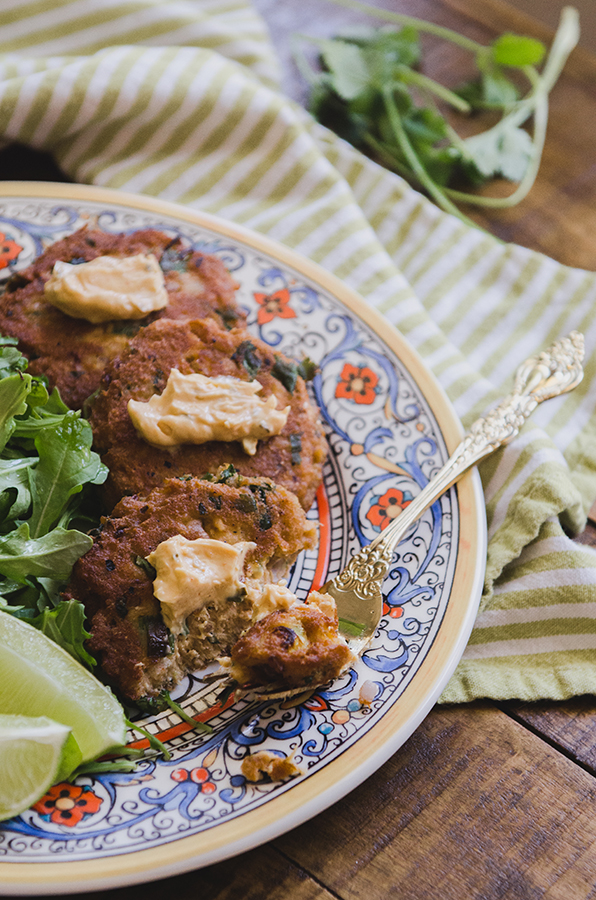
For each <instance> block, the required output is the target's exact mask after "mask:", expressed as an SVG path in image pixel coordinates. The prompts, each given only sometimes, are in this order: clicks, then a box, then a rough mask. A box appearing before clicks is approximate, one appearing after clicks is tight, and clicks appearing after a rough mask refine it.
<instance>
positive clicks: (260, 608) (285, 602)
mask: <svg viewBox="0 0 596 900" xmlns="http://www.w3.org/2000/svg"><path fill="white" fill-rule="evenodd" d="M249 597H250V599H251V600H252V604H253V615H252V619H253V622H258V620H259V619H262V618H263V617H264V616H268V615H269V613H272V612H275V610H276V609H290V607H291V606H294V604H295V603H298V598H297V597H296V594H293V593H292V591H290V590H289V589H288V588H287V587H284V585H282V584H266V585H264V586H263V588H262V590H261V591H249Z"/></svg>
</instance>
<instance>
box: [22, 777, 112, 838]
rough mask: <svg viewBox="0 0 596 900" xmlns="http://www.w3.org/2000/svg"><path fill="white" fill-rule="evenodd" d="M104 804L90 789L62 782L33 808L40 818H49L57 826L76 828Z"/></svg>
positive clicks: (51, 789)
mask: <svg viewBox="0 0 596 900" xmlns="http://www.w3.org/2000/svg"><path fill="white" fill-rule="evenodd" d="M102 802H103V801H102V799H101V797H98V796H97V794H94V793H93V791H90V790H89V789H88V788H84V787H78V786H77V785H76V784H67V783H66V782H62V783H61V784H55V785H54V787H52V788H50V790H49V791H48V792H47V794H45V795H44V796H43V797H42V798H41V800H38V801H37V803H34V804H33V807H32V808H33V809H34V810H35V812H38V813H39V814H40V816H49V818H50V821H51V822H55V823H56V824H57V825H68V826H69V828H74V826H75V825H78V824H79V822H80V821H81V819H82V818H83V817H84V816H88V815H91V814H92V813H96V812H97V811H98V809H99V807H100V806H101V804H102Z"/></svg>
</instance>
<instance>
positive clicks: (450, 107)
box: [296, 0, 579, 225]
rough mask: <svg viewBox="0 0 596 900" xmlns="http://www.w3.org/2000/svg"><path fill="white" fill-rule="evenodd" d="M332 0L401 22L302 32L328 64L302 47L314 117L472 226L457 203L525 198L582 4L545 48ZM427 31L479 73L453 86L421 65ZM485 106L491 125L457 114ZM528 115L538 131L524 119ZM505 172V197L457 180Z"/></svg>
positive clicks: (353, 0) (502, 203)
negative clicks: (332, 33) (467, 129)
mask: <svg viewBox="0 0 596 900" xmlns="http://www.w3.org/2000/svg"><path fill="white" fill-rule="evenodd" d="M331 2H334V3H337V4H338V5H340V6H344V7H347V8H349V9H355V10H358V11H359V12H365V13H368V14H369V15H371V16H373V17H376V18H379V19H383V20H384V21H385V22H390V23H391V24H392V25H393V26H395V25H398V26H400V27H399V30H398V29H396V28H395V27H388V26H383V27H381V28H370V29H361V30H359V31H358V32H355V33H353V34H349V35H339V36H337V37H335V38H332V39H318V38H312V37H309V36H308V35H302V36H301V37H302V38H303V39H304V40H307V41H309V42H310V43H313V44H314V45H316V47H317V49H318V52H319V56H320V60H321V63H322V67H323V69H322V71H315V70H314V69H312V67H311V66H310V65H309V63H308V61H307V59H306V56H305V54H304V53H303V52H302V51H301V50H298V49H297V50H296V61H297V64H298V66H299V68H300V70H301V72H302V74H303V75H304V77H305V78H306V80H307V81H308V83H309V85H310V98H309V108H310V111H311V112H312V114H313V115H314V116H315V118H316V119H318V121H320V122H321V123H322V124H324V125H326V126H327V127H329V128H331V129H332V130H333V131H335V132H336V133H337V134H339V136H340V137H343V138H345V139H346V140H348V141H349V142H350V143H352V144H354V146H356V147H358V148H360V149H362V150H363V151H365V152H367V153H368V154H369V155H371V156H373V157H374V158H375V159H377V160H378V161H379V162H381V163H382V164H384V165H386V166H387V167H388V168H391V169H393V170H394V171H395V172H397V173H399V174H400V175H402V176H404V177H406V178H407V179H408V180H410V181H411V182H413V183H414V184H416V185H417V186H418V187H421V188H422V189H424V190H425V191H426V192H427V193H428V194H429V196H430V197H431V198H432V199H433V200H434V201H435V202H436V203H437V204H438V205H439V206H440V207H441V208H442V209H444V210H446V211H447V212H450V213H452V214H454V215H456V216H457V217H458V218H460V219H462V220H463V221H464V222H466V223H467V224H469V225H475V223H474V222H472V221H471V220H470V219H469V218H468V217H467V216H466V215H465V214H464V213H462V212H461V210H460V209H459V208H458V206H457V205H456V204H461V203H466V204H473V205H476V206H485V207H492V208H504V207H509V206H513V205H515V204H516V203H519V202H520V200H522V199H523V198H524V197H525V196H526V195H527V193H528V191H529V190H530V188H531V187H532V185H533V183H534V181H535V179H536V175H537V172H538V168H539V166H540V160H541V156H542V151H543V148H544V141H545V137H546V126H547V121H548V96H549V93H550V91H551V89H552V88H553V86H554V84H555V83H556V81H557V79H558V77H559V75H560V73H561V71H562V69H563V66H564V65H565V62H566V60H567V57H568V56H569V54H570V53H571V51H572V50H573V48H574V47H575V45H576V44H577V41H578V39H579V24H578V15H577V11H576V10H575V9H573V8H572V7H566V8H564V9H563V11H562V14H561V20H560V24H559V27H558V30H557V32H556V35H555V37H554V40H553V43H552V45H551V48H550V51H549V53H548V55H547V54H546V48H545V46H544V45H543V44H542V43H541V42H540V41H537V40H534V39H533V38H530V37H524V36H521V35H516V34H510V33H506V34H503V35H501V36H500V37H498V38H497V39H496V40H495V41H493V42H492V43H491V44H489V45H484V44H481V43H479V42H477V41H475V40H471V39H470V38H467V37H465V36H464V35H461V34H459V33H458V32H456V31H452V30H451V29H449V28H444V27H442V26H439V25H435V24H433V23H431V22H426V21H424V20H423V19H418V18H415V17H413V16H407V15H402V14H401V13H395V12H390V11H388V10H382V9H379V8H377V7H373V6H369V5H368V4H365V3H361V2H360V0H331ZM422 33H425V34H431V35H434V36H435V37H437V38H440V39H442V40H446V41H449V42H451V43H453V44H456V45H457V46H459V47H461V48H462V49H464V50H466V51H467V52H469V53H470V54H471V55H472V58H473V61H474V63H475V66H476V70H477V76H476V78H475V79H474V80H473V81H471V82H469V83H467V84H465V85H460V86H457V87H454V88H450V87H447V86H446V85H443V84H440V83H439V82H437V81H435V80H434V79H432V78H429V77H428V76H427V75H425V74H423V73H422V72H421V71H420V70H419V67H420V64H421V59H422V50H421V46H420V39H419V35H420V34H422ZM541 63H544V64H543V65H542V68H541V70H540V71H539V69H538V68H537V67H538V66H539V65H540V64H541ZM520 78H521V79H522V80H523V81H524V82H525V83H526V85H527V92H526V93H525V94H524V95H522V94H521V93H520V88H519V87H518V84H519V81H520ZM483 112H484V113H487V115H489V116H490V117H491V121H492V122H493V124H491V125H490V127H488V128H487V129H485V130H484V131H482V132H480V133H479V134H476V135H474V136H472V137H468V138H462V137H461V136H460V135H459V134H458V132H457V131H456V129H455V128H454V125H453V120H454V118H455V117H456V116H457V115H471V114H476V113H483ZM495 114H497V115H498V116H499V118H498V120H497V122H496V123H495V122H494V116H495ZM530 120H533V129H532V135H530V133H529V132H528V131H527V130H526V128H525V127H524V126H526V124H527V123H528V122H529V121H530ZM498 176H502V177H504V178H506V179H508V180H510V181H512V182H515V183H517V186H516V188H515V190H514V191H513V192H512V193H511V194H510V195H509V196H507V197H489V196H484V195H479V194H477V193H470V192H468V191H462V190H459V189H457V188H456V187H454V185H459V184H460V183H467V184H469V185H471V186H472V187H473V188H477V187H479V186H481V185H482V184H484V183H486V182H487V181H489V180H491V179H493V178H496V177H498Z"/></svg>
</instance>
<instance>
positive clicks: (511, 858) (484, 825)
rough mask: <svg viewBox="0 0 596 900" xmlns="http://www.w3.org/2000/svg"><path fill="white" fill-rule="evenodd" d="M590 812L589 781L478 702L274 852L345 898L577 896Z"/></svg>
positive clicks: (441, 715)
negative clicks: (293, 862) (296, 864)
mask: <svg viewBox="0 0 596 900" xmlns="http://www.w3.org/2000/svg"><path fill="white" fill-rule="evenodd" d="M595 812H596V782H595V781H594V779H593V778H592V776H591V775H589V774H587V773H586V772H584V771H582V770H581V769H580V768H579V767H578V766H576V765H574V763H573V762H571V761H569V760H567V759H565V758H564V757H563V756H562V755H561V754H560V753H559V752H558V751H557V750H555V749H553V748H551V747H550V746H548V744H546V743H545V742H544V741H542V740H541V739H540V738H538V737H536V736H534V735H533V734H531V733H529V732H528V731H527V730H526V729H525V728H524V727H522V726H521V725H520V724H518V723H516V722H514V721H513V720H512V719H510V718H509V717H508V716H506V715H505V714H503V713H499V712H497V711H496V710H495V709H494V708H493V707H492V706H490V705H486V706H483V705H480V704H474V705H471V706H468V707H465V708H463V707H461V708H460V707H453V708H451V709H445V710H440V711H439V710H435V711H433V713H432V714H431V715H430V716H429V717H428V718H427V719H426V720H425V722H424V723H423V724H422V725H421V726H420V728H419V729H418V731H417V732H416V733H415V735H414V736H413V737H412V738H411V739H410V740H409V741H408V742H407V744H405V745H404V747H403V748H402V749H401V750H400V751H399V752H398V753H397V754H396V755H395V756H394V757H393V758H392V759H391V760H390V762H389V763H387V764H386V765H385V766H384V767H383V768H382V769H380V770H379V771H378V772H377V773H376V774H375V775H373V776H372V777H371V778H370V779H369V780H368V781H367V782H366V784H364V785H362V786H361V787H360V788H358V789H357V790H356V791H354V792H353V793H352V794H350V796H349V797H347V798H346V799H345V800H344V801H342V802H341V803H339V804H337V805H336V806H334V807H332V808H331V809H330V810H328V811H327V812H325V813H323V814H322V815H320V816H318V817H317V818H316V819H314V820H312V821H311V822H309V823H308V824H306V825H303V826H302V827H300V828H298V829H296V830H295V831H293V832H292V833H291V834H289V835H287V836H285V837H283V838H280V839H279V840H277V841H276V842H275V846H276V847H279V848H280V849H281V850H282V851H283V853H284V854H286V855H287V856H288V858H290V859H291V860H293V861H295V862H297V863H298V864H299V865H301V866H302V867H303V868H304V869H305V870H307V871H309V872H310V873H312V874H314V875H315V877H316V878H317V879H318V880H320V881H322V882H323V883H325V884H326V885H328V886H329V887H330V889H331V890H332V891H333V892H334V893H335V894H337V895H338V896H340V897H342V898H343V897H345V898H349V900H356V898H367V900H385V898H386V897H387V896H390V897H399V898H400V900H423V898H439V897H440V898H442V900H462V898H482V900H493V898H497V897H498V898H502V897H507V898H514V897H515V898H524V900H527V898H534V897H536V898H537V897H561V898H562V897H566V898H570V897H571V898H574V900H579V898H588V897H590V896H593V890H594V880H593V874H592V873H593V871H594V870H595V869H596V818H595ZM571 889H572V891H573V892H572V893H566V892H567V891H568V890H571Z"/></svg>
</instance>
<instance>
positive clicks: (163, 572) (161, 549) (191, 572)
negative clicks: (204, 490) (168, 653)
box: [147, 534, 256, 634]
mask: <svg viewBox="0 0 596 900" xmlns="http://www.w3.org/2000/svg"><path fill="white" fill-rule="evenodd" d="M254 547H256V544H254V543H252V541H239V542H238V543H237V544H226V543H224V542H223V541H216V540H212V539H211V538H198V539H197V540H195V541H189V540H188V539H187V538H185V537H182V535H180V534H177V535H175V537H171V538H169V539H168V540H167V541H162V542H161V544H159V545H158V546H157V547H156V548H155V550H154V551H153V552H152V553H150V554H149V556H148V557H147V561H148V562H149V563H151V565H152V566H153V567H154V568H155V570H156V572H157V575H156V578H155V581H154V582H153V593H154V594H155V596H156V597H157V599H158V600H159V602H160V604H161V613H162V616H163V619H164V622H165V623H166V625H167V627H168V628H169V629H170V631H171V632H172V634H182V633H183V632H184V630H185V622H186V619H187V618H188V616H189V615H190V614H191V613H192V612H195V611H196V610H200V609H202V608H203V607H204V606H205V605H206V604H208V603H217V602H220V601H222V600H226V599H227V598H228V597H234V596H236V595H237V594H238V592H239V591H242V590H245V588H244V583H243V570H244V561H245V558H246V554H247V553H248V551H249V550H251V549H253V548H254Z"/></svg>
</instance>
